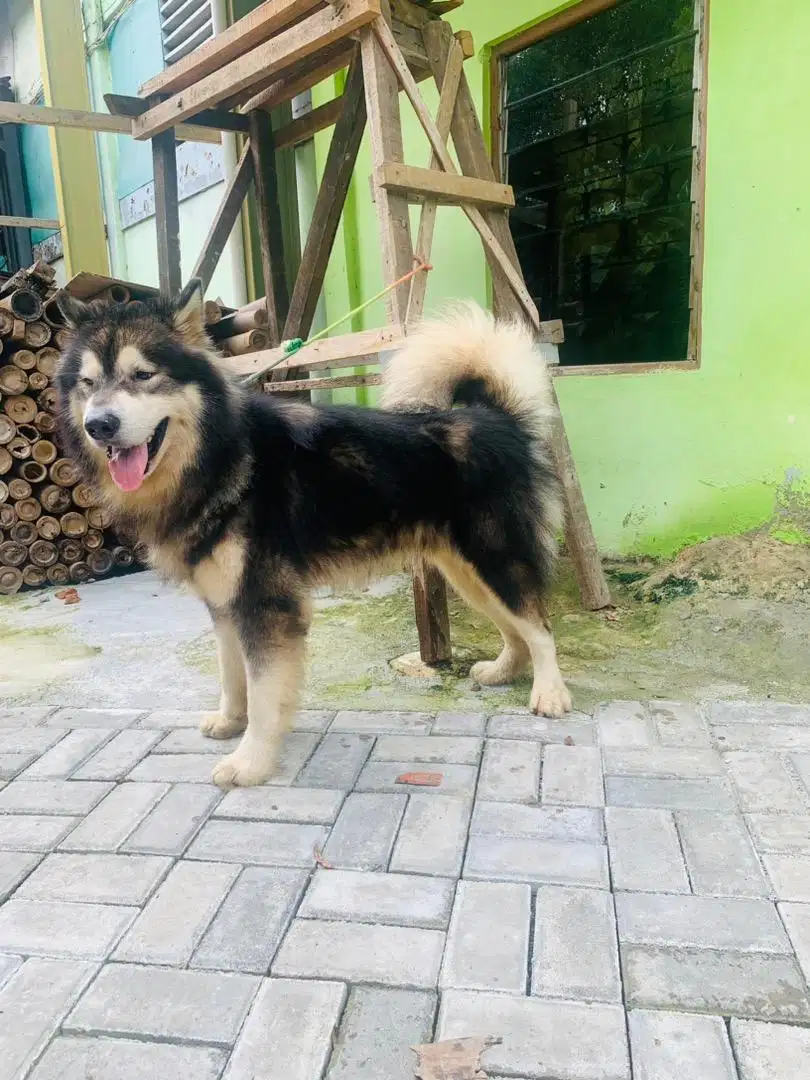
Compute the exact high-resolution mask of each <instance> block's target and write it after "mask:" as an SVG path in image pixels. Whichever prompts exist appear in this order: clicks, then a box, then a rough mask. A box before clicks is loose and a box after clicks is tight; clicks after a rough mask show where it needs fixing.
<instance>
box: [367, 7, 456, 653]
mask: <svg viewBox="0 0 810 1080" xmlns="http://www.w3.org/2000/svg"><path fill="white" fill-rule="evenodd" d="M381 8H382V12H383V16H384V17H385V18H387V19H389V20H390V11H389V9H388V0H382V3H381ZM386 26H387V23H386ZM360 48H361V53H362V58H363V79H364V82H365V89H366V110H367V112H368V126H369V133H370V136H371V156H372V166H373V168H374V169H375V171H376V170H377V169H379V168H380V167H381V166H382V165H383V164H384V163H385V162H387V161H392V162H403V161H404V159H405V156H404V151H403V146H402V126H401V121H400V115H399V85H398V83H397V79H396V76H395V75H394V72H393V71H392V70H391V67H390V66H389V63H388V60H387V58H386V56H385V54H384V53H383V51H382V48H381V47H380V43H379V40H378V39H377V37H376V36H375V35H374V34H373V33H372V32H371V31H370V30H364V31H363V33H362V34H361V37H360ZM374 194H375V206H376V210H377V221H378V223H379V230H380V244H381V248H382V262H383V279H384V280H385V283H386V284H390V282H392V281H396V280H397V278H399V277H401V276H402V275H403V274H407V273H408V272H409V271H410V270H412V269H413V262H414V260H413V245H412V243H411V223H410V214H409V210H408V200H407V198H406V197H405V196H404V195H402V194H399V193H398V192H395V191H387V190H386V189H385V188H383V187H380V186H378V185H375V188H374ZM409 294H410V289H409V286H408V284H407V283H406V284H404V285H401V286H400V287H399V288H398V289H395V290H394V291H392V292H390V293H389V294H388V318H389V322H393V323H396V324H397V325H401V324H402V323H403V322H404V321H405V316H406V313H407V310H408V296H409ZM414 606H415V610H416V628H417V631H418V633H419V653H420V655H421V657H422V659H423V660H424V661H425V663H426V664H435V663H440V662H443V661H446V660H449V659H450V656H451V649H450V634H449V629H447V631H446V632H445V630H444V628H446V627H449V619H448V615H447V589H446V586H445V584H444V579H443V578H442V576H441V574H440V573H439V572H438V570H436V569H434V568H433V567H427V566H425V567H422V568H418V569H417V571H416V573H415V576H414Z"/></svg>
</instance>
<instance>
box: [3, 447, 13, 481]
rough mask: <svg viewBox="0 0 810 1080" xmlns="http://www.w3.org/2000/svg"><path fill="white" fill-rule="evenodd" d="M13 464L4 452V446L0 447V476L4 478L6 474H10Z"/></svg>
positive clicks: (11, 459) (6, 452) (5, 451)
mask: <svg viewBox="0 0 810 1080" xmlns="http://www.w3.org/2000/svg"><path fill="white" fill-rule="evenodd" d="M13 464H14V458H13V457H12V456H11V454H10V453H9V452H8V450H6V448H5V446H0V476H5V475H6V473H8V472H11V466H12V465H13Z"/></svg>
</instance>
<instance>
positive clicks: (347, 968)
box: [271, 919, 444, 990]
mask: <svg viewBox="0 0 810 1080" xmlns="http://www.w3.org/2000/svg"><path fill="white" fill-rule="evenodd" d="M443 949H444V934H443V933H442V931H441V930H421V929H417V928H415V927H411V926H374V925H371V924H368V923H347V922H321V921H317V920H315V919H296V920H295V921H294V922H293V924H292V926H291V927H290V929H289V930H288V931H287V936H286V937H285V939H284V941H283V942H282V944H281V948H280V949H279V951H278V954H277V956H276V959H275V961H274V962H273V966H272V968H271V970H272V973H273V974H274V975H282V976H286V977H289V978H303V979H306V978H310V979H312V978H317V979H345V980H347V981H348V982H372V983H380V984H382V985H383V986H410V987H414V988H416V989H417V990H432V989H434V988H435V986H436V983H437V981H438V978H439V965H440V964H441V960H442V950H443Z"/></svg>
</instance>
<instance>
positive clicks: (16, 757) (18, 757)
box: [0, 754, 36, 780]
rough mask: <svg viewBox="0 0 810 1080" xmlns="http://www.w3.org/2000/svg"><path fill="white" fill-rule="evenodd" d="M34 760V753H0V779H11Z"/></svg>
mask: <svg viewBox="0 0 810 1080" xmlns="http://www.w3.org/2000/svg"><path fill="white" fill-rule="evenodd" d="M34 761H36V755H35V754H0V780H13V779H14V778H15V776H19V774H20V773H21V772H23V770H24V769H25V768H26V767H27V766H28V765H30V764H31V763H32V762H34Z"/></svg>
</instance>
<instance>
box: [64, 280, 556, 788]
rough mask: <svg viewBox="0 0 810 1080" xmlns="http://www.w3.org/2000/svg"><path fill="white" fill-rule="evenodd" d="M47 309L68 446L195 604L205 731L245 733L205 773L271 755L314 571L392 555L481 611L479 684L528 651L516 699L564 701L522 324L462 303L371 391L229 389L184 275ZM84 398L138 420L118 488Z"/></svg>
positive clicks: (298, 662) (265, 765)
mask: <svg viewBox="0 0 810 1080" xmlns="http://www.w3.org/2000/svg"><path fill="white" fill-rule="evenodd" d="M63 308H64V312H65V315H66V318H67V320H68V323H69V325H70V326H71V327H72V328H73V330H74V334H73V338H72V342H71V344H70V346H69V348H68V350H67V351H66V353H65V356H64V359H63V362H62V365H61V368H60V371H59V375H58V387H59V394H60V412H61V419H62V425H63V429H64V435H65V439H66V443H67V449H68V451H69V453H70V454H72V455H73V456H74V457H75V458H76V460H77V461H78V463H79V465H80V467H81V471H82V473H83V474H84V476H85V478H86V479H87V480H88V481H89V482H92V483H93V484H94V485H95V486H96V488H97V489H98V491H99V492H100V494H101V497H102V498H103V500H104V502H105V503H106V504H107V505H108V506H109V508H110V509H111V510H112V512H113V514H114V516H115V518H116V519H117V521H118V522H119V523H120V524H122V525H125V526H126V527H127V528H128V529H129V530H131V531H134V532H136V533H137V535H138V537H139V539H141V540H144V541H146V543H147V544H148V546H149V549H150V553H151V558H152V561H153V563H154V565H155V566H156V567H157V568H158V569H159V570H162V571H163V572H164V573H166V574H167V575H168V576H169V577H171V578H172V579H174V580H175V581H178V582H184V583H187V584H188V585H189V586H190V587H191V588H192V589H193V590H194V591H195V592H196V593H197V594H198V595H199V596H200V597H201V598H202V600H203V601H204V602H205V603H206V605H207V606H208V608H209V610H210V612H211V615H212V617H213V621H214V626H215V630H216V637H217V643H218V650H219V661H220V671H221V679H222V699H221V705H220V711H219V713H218V714H216V715H215V716H214V717H212V718H209V719H206V720H205V721H204V723H203V725H202V730H203V731H204V732H205V733H206V734H208V735H211V736H213V737H215V738H226V737H227V736H231V735H234V734H236V733H238V732H242V731H245V736H244V738H243V740H242V742H241V743H240V745H239V748H238V749H237V750H236V751H235V753H233V754H231V755H229V756H228V757H227V758H225V759H223V760H222V761H221V762H220V763H219V764H218V765H217V767H216V769H215V771H214V780H215V781H216V782H217V783H218V784H220V785H222V786H231V785H234V784H258V783H261V782H263V781H264V780H266V779H267V778H268V776H269V775H270V774H271V773H272V770H273V767H274V764H275V760H276V756H277V753H278V749H279V742H280V739H281V736H282V734H283V732H284V730H285V729H286V728H287V726H288V725H289V723H290V720H291V718H292V715H293V712H294V709H295V705H296V699H297V693H298V688H299V684H300V682H301V678H302V669H303V665H304V645H305V638H306V634H307V630H308V627H309V622H310V616H311V602H310V593H311V591H312V589H313V587H314V586H317V585H321V584H324V583H332V582H335V581H336V580H340V579H343V580H345V579H346V577H347V576H348V577H355V576H356V575H357V574H358V572H359V573H361V574H364V575H365V574H367V573H368V572H369V571H374V570H380V569H382V568H384V567H386V566H389V565H398V566H402V565H411V566H414V565H416V566H418V565H419V564H420V563H423V562H428V563H432V564H434V565H435V566H437V567H438V568H439V569H440V570H441V571H442V573H443V574H444V575H445V576H446V577H447V578H448V580H449V581H450V582H451V584H452V585H453V586H454V587H455V588H456V589H457V591H458V592H459V593H460V594H461V595H462V596H463V597H465V598H466V600H467V601H468V602H469V603H470V604H471V605H472V606H474V607H475V608H477V609H479V610H480V611H482V612H484V613H485V614H486V615H488V616H489V617H490V618H491V619H492V621H493V622H494V623H495V625H496V626H497V627H498V629H499V630H500V632H501V634H502V636H503V641H504V645H503V651H502V652H501V654H500V655H499V656H498V658H497V659H496V660H492V661H484V662H481V663H478V664H476V665H475V667H474V668H473V670H472V675H473V677H474V679H476V680H477V681H478V682H479V683H481V684H486V685H493V684H497V683H503V682H507V681H509V680H511V679H513V678H514V677H515V676H516V675H517V674H518V673H519V672H520V671H521V670H522V669H523V668H524V667H525V666H526V665H527V664H528V663H531V665H532V667H533V670H534V684H533V687H532V691H531V702H530V703H531V708H532V710H533V711H534V712H538V713H545V714H547V715H550V716H560V715H562V714H563V713H564V712H565V711H567V710H568V709H569V708H570V698H569V695H568V692H567V690H566V688H565V685H564V683H563V680H562V678H561V676H560V672H559V669H558V667H557V660H556V655H555V650H554V642H553V639H552V637H551V634H550V632H549V627H548V623H547V620H546V618H545V615H544V611H543V606H542V598H543V595H544V593H545V591H546V589H547V587H548V585H549V580H550V577H551V573H552V566H553V558H554V537H555V534H556V532H557V530H558V528H559V526H560V520H561V503H560V493H559V487H558V483H557V479H556V478H555V475H554V472H553V470H552V467H551V464H550V461H549V456H548V453H547V450H546V446H545V443H544V436H545V433H546V431H547V426H548V422H549V410H550V389H549V382H548V375H547V372H546V369H545V365H544V363H543V361H542V359H541V357H540V356H539V354H538V352H537V351H536V349H535V348H534V346H533V344H532V340H531V337H530V335H529V333H528V332H527V331H525V330H524V329H522V328H521V327H519V326H516V325H509V324H496V323H495V322H494V321H493V320H492V318H491V317H490V316H489V315H487V314H486V313H485V312H483V311H481V310H480V309H479V308H477V307H476V306H474V305H465V306H463V307H461V308H459V309H458V310H457V311H455V312H454V313H451V314H450V315H449V316H448V317H446V318H445V319H443V320H442V321H437V322H432V323H431V322H428V323H425V324H424V325H423V326H422V327H421V328H420V329H419V330H418V331H417V332H416V333H414V334H412V335H410V336H409V337H408V339H407V341H406V344H405V346H404V348H402V349H401V350H400V351H399V352H398V353H397V354H396V355H395V356H394V358H393V359H392V360H391V362H390V363H389V364H388V366H387V370H386V374H385V386H384V390H383V405H384V408H383V410H373V409H357V408H350V407H320V406H310V405H306V404H301V403H298V402H289V403H287V402H285V401H284V400H280V399H279V398H278V397H275V396H273V397H271V396H269V395H263V394H260V393H251V392H247V391H245V390H244V389H242V388H241V387H240V386H238V385H237V383H236V382H234V381H233V380H231V379H230V378H229V377H228V376H227V374H226V370H225V369H226V362H223V361H221V360H220V359H219V358H218V357H217V356H216V354H215V353H214V352H213V350H212V348H211V345H210V343H209V341H208V339H207V337H206V333H205V329H204V326H203V319H202V296H201V292H200V289H199V285H198V283H196V282H192V283H191V285H190V286H188V287H187V288H186V289H185V290H184V292H183V293H182V295H181V296H180V297H179V299H178V300H176V301H169V300H155V301H151V302H149V303H148V304H147V305H146V309H145V310H144V309H140V310H139V311H135V312H133V311H132V310H130V309H128V308H126V307H110V306H104V307H98V306H95V305H85V304H81V303H78V302H77V301H75V300H73V299H71V298H69V297H65V298H64V301H63ZM455 405H464V406H466V407H465V408H454V406H455ZM100 411H101V412H100ZM102 413H103V415H104V416H109V415H110V414H111V413H112V414H114V415H115V417H116V418H117V422H120V429H119V431H118V434H117V436H116V440H117V441H116V444H115V445H116V446H119V447H120V446H124V447H128V446H129V447H131V446H135V445H136V444H140V445H141V446H143V444H144V443H147V440H150V439H151V441H150V442H148V443H147V445H148V446H149V448H150V449H149V453H150V457H149V464H148V469H149V471H148V472H147V473H146V474H145V478H144V479H143V480H142V482H141V484H140V486H138V487H137V489H136V490H129V491H124V490H121V489H120V487H119V486H117V485H116V483H114V482H113V479H112V476H111V472H110V469H109V468H108V460H107V457H108V451H107V447H106V446H105V445H104V439H103V438H99V437H98V431H97V429H95V428H94V429H93V430H95V431H96V435H97V438H96V439H94V438H92V437H91V436H90V434H89V433H88V431H87V428H86V424H88V425H89V426H90V427H91V428H92V426H93V425H92V423H91V422H90V420H89V419H88V418H92V417H96V416H98V415H101V414H102ZM164 420H168V425H165V424H163V423H162V422H163V421H164ZM155 432H165V437H164V438H163V439H162V442H161V441H160V438H159V435H158V436H155V434H154V433H155ZM115 452H116V451H114V453H115ZM143 453H144V454H145V453H146V451H143ZM142 460H145V458H143V459H142Z"/></svg>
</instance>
